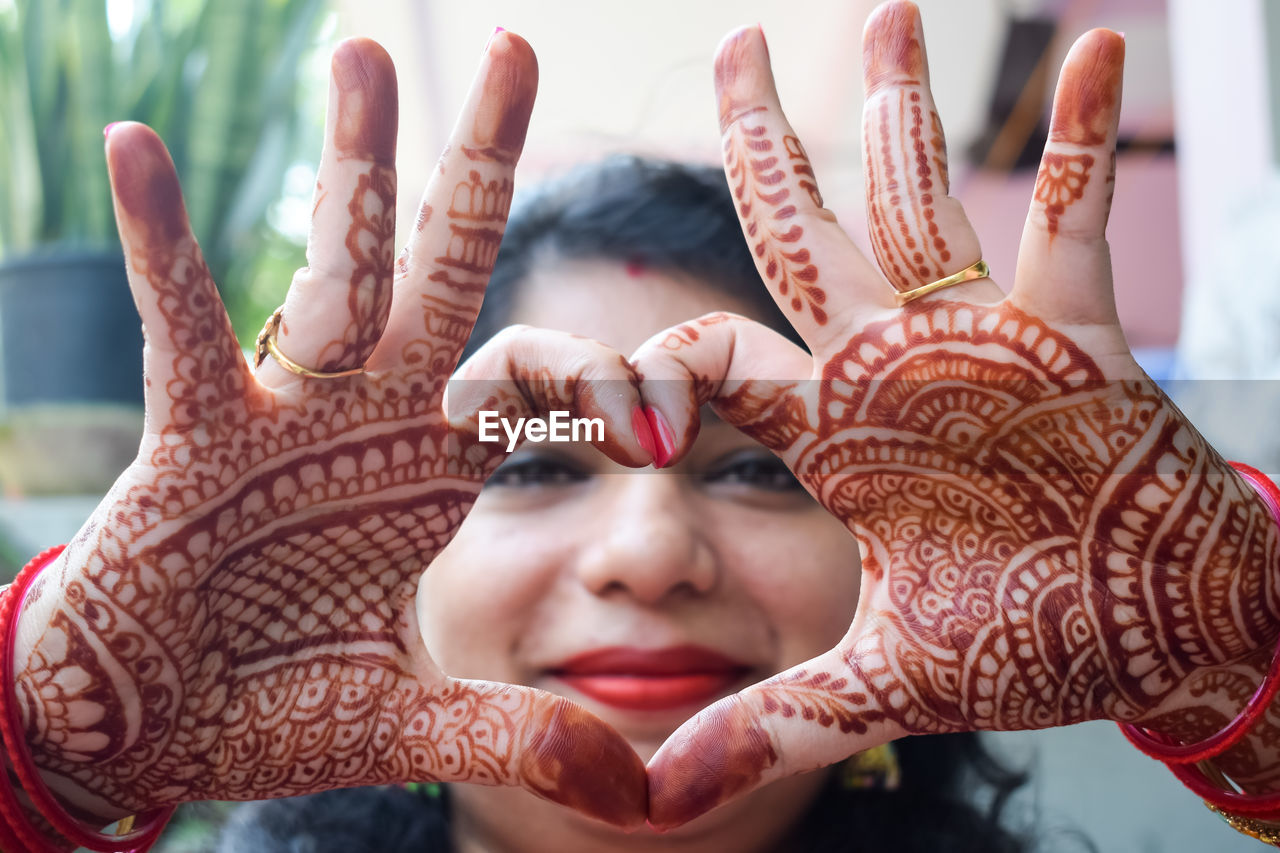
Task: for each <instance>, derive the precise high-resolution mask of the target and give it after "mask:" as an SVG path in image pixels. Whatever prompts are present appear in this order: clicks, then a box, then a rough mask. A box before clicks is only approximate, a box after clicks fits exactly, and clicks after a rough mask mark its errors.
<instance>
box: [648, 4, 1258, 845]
mask: <svg viewBox="0 0 1280 853" xmlns="http://www.w3.org/2000/svg"><path fill="white" fill-rule="evenodd" d="M864 48H865V53H864V69H865V75H866V79H865V86H866V90H867V100H866V109H865V118H864V126H863V132H864V140H865V163H866V171H867V197H868V204H867V211H868V220H869V221H868V224H869V227H870V229H871V238H872V243H873V246H874V248H875V253H876V258H877V260H878V261H879V266H880V269H881V271H882V272H883V274H884V277H885V278H887V279H888V281H889V283H890V284H891V285H892V288H891V287H889V286H886V284H885V281H884V279H883V278H881V276H880V275H878V274H877V272H876V271H875V270H874V268H873V267H872V265H871V264H870V263H868V262H867V260H866V259H865V258H864V257H863V256H862V255H861V254H860V253H859V252H858V250H857V249H856V248H855V247H854V245H853V243H852V242H850V240H849V239H848V237H847V236H846V235H845V234H844V232H843V231H842V230H841V229H840V227H839V226H838V225H836V223H835V218H834V216H833V215H832V214H831V213H830V212H829V211H827V210H826V209H825V208H824V207H823V205H822V199H821V196H820V195H819V193H818V189H817V186H816V183H815V179H814V175H813V171H812V169H811V168H810V164H809V161H808V159H807V157H806V155H805V152H804V148H803V146H802V145H801V144H800V141H799V139H798V138H797V136H796V135H795V133H794V132H793V131H792V130H791V128H790V126H789V125H788V124H787V122H786V119H785V117H784V116H783V114H782V112H781V110H780V106H779V103H778V98H777V93H776V91H775V90H774V86H773V80H772V75H771V72H770V68H769V59H768V52H767V48H766V46H765V42H764V38H763V35H762V33H761V32H760V31H759V30H758V29H756V28H749V29H744V30H740V31H738V32H736V33H734V34H733V35H731V36H730V37H729V38H727V39H726V40H725V42H724V43H722V45H721V47H720V51H719V54H718V56H717V60H716V83H717V92H718V96H719V105H720V118H721V128H722V132H723V140H724V159H725V169H726V173H727V175H728V179H729V183H730V187H731V188H732V190H733V192H734V195H735V198H736V201H737V204H738V210H739V213H740V215H741V218H742V224H743V230H744V232H745V234H746V236H747V240H748V243H749V245H750V247H751V249H752V251H753V253H754V255H755V257H756V261H757V266H758V268H759V270H760V274H761V277H762V278H763V279H764V281H765V283H766V285H767V286H768V287H769V289H770V291H771V292H772V293H773V295H774V297H775V298H776V299H777V301H778V303H779V305H780V306H781V307H782V308H783V310H784V311H785V312H786V313H787V316H788V317H789V319H790V320H791V322H792V323H793V325H794V326H795V328H796V329H797V330H798V331H799V332H800V334H801V336H802V337H803V338H804V340H805V341H806V342H807V344H808V345H809V349H810V350H811V352H812V356H810V355H808V354H806V353H804V352H802V351H801V350H800V349H798V348H796V347H794V346H793V345H791V344H789V343H788V342H786V341H785V340H783V339H782V338H781V337H780V336H778V335H776V334H774V333H772V332H770V331H768V330H766V329H764V328H763V327H761V326H759V325H757V324H754V323H750V322H749V321H746V320H744V319H742V318H738V317H733V316H730V315H712V316H708V317H703V318H701V319H700V320H696V321H693V322H691V323H689V324H686V325H684V326H681V327H678V328H675V329H672V330H670V331H668V332H665V333H662V334H660V335H658V336H656V337H655V338H653V339H652V340H651V341H650V342H649V343H647V344H646V345H645V346H644V347H642V348H641V350H640V351H639V352H638V353H637V354H636V357H635V363H636V366H637V369H638V370H639V372H640V373H641V374H642V375H643V376H644V382H643V384H642V387H641V393H642V395H643V396H644V397H645V399H646V401H647V402H648V403H650V404H651V405H654V406H655V407H656V408H657V409H659V410H660V411H661V412H663V413H664V414H665V415H666V416H667V417H668V419H669V420H670V421H671V423H672V425H673V430H674V434H675V436H676V439H675V441H676V453H675V454H674V455H675V457H678V456H679V455H680V454H681V453H682V452H683V451H684V449H685V448H687V447H688V446H689V444H690V442H691V441H692V437H693V435H694V434H695V433H696V429H697V409H698V406H699V405H700V404H701V403H704V402H711V403H713V405H714V406H715V408H716V410H717V412H719V413H720V415H721V416H722V417H724V418H725V419H726V420H728V421H729V422H730V423H733V424H735V425H738V426H739V427H741V428H743V429H744V430H746V431H748V432H750V433H751V434H753V435H754V436H756V437H757V438H758V439H759V440H761V441H762V442H763V443H765V444H766V445H768V446H769V447H770V448H772V449H773V450H774V451H775V452H777V453H778V454H779V455H780V457H781V458H782V459H783V460H785V461H786V462H787V463H788V465H789V466H790V467H791V469H792V470H793V471H794V472H795V473H796V475H797V476H798V477H799V478H800V480H801V481H802V482H803V483H804V484H805V486H806V487H807V488H808V489H809V491H810V492H811V493H812V494H813V495H814V496H815V497H816V498H817V499H818V500H819V501H821V502H822V504H823V505H824V506H825V507H826V508H827V509H828V510H829V511H831V512H832V513H833V514H834V515H835V516H837V517H838V518H840V519H841V520H842V521H844V522H845V523H846V524H847V525H848V527H849V528H850V530H851V531H852V532H853V533H854V535H855V536H856V537H857V539H858V542H859V545H860V548H861V553H862V591H861V597H860V601H859V605H858V610H857V613H856V616H855V617H854V619H853V623H852V625H851V627H850V629H849V632H848V634H847V635H846V636H845V638H844V639H843V640H842V641H841V643H840V644H839V645H838V646H837V647H836V648H835V649H833V650H831V651H830V652H828V653H827V654H825V655H822V656H820V657H818V658H815V659H813V660H811V661H808V662H806V663H804V664H801V665H800V666H797V667H795V668H793V669H791V670H789V671H787V672H784V673H781V674H780V675H778V676H775V677H774V678H772V679H769V680H767V681H765V682H762V683H760V684H758V685H755V686H753V687H751V688H748V689H747V690H745V691H743V692H742V693H740V694H737V695H735V696H732V697H729V698H728V699H725V700H723V701H721V702H719V703H717V704H715V705H713V706H711V707H710V708H707V709H706V710H704V711H703V712H702V713H701V714H699V715H698V716H697V717H695V718H694V719H693V720H691V721H689V722H688V723H686V725H685V726H684V727H683V728H681V729H680V730H679V731H678V732H676V734H675V735H673V736H672V738H671V739H670V740H669V741H668V742H667V744H666V745H665V746H664V747H663V748H662V750H661V751H660V752H659V753H658V754H657V755H656V756H655V757H654V758H653V760H652V761H651V762H650V765H649V773H650V820H651V822H653V823H654V824H655V825H658V826H674V825H678V824H680V823H683V822H685V821H687V820H689V819H691V818H692V817H695V816H696V815H698V814H700V813H702V812H704V811H706V810H708V809H710V808H712V807H714V806H715V805H717V804H719V803H721V802H724V801H725V800H727V799H729V798H731V797H733V796H736V795H737V794H740V793H743V792H745V791H747V790H750V789H752V788H755V787H757V786H758V785H760V784H763V783H765V782H768V781H771V780H773V779H776V778H779V777H781V776H786V775H790V774H793V773H797V772H801V771H804V770H809V769H812V768H815V767H819V766H822V765H825V764H830V763H832V762H834V761H837V760H840V759H842V758H844V757H846V756H848V755H850V754H852V753H854V752H856V751H858V750H860V749H865V748H867V747H869V746H872V745H874V744H877V743H882V742H884V741H887V740H891V739H893V738H896V737H899V736H902V735H904V734H917V733H933V732H947V731H960V730H970V729H989V730H999V729H1034V728H1045V727H1049V726H1059V725H1066V724H1070V723H1076V722H1081V721H1084V720H1091V719H1100V718H1106V719H1116V720H1143V721H1146V722H1147V723H1148V724H1150V725H1158V726H1159V727H1160V728H1162V729H1163V730H1165V731H1169V732H1171V733H1173V734H1179V735H1186V736H1187V738H1188V739H1194V737H1195V734H1196V733H1197V732H1198V733H1199V736H1201V737H1202V736H1204V735H1205V734H1208V733H1210V732H1212V731H1214V730H1215V729H1216V728H1220V727H1221V725H1222V723H1223V722H1225V721H1226V720H1228V719H1230V717H1231V716H1232V715H1234V713H1235V712H1236V710H1238V709H1239V707H1240V706H1242V705H1243V703H1244V698H1245V697H1247V696H1248V695H1249V693H1250V692H1251V691H1252V689H1253V686H1254V685H1256V683H1257V681H1258V680H1259V679H1260V677H1261V672H1262V671H1264V670H1265V661H1266V660H1267V659H1268V658H1269V654H1270V652H1269V649H1268V646H1269V645H1270V644H1271V643H1272V642H1273V641H1274V639H1275V636H1276V633H1277V628H1278V627H1280V615H1278V614H1280V598H1278V596H1280V593H1278V590H1277V581H1280V575H1278V574H1277V572H1276V568H1277V566H1278V565H1280V561H1278V556H1280V545H1278V542H1277V535H1276V530H1275V522H1274V521H1273V520H1272V519H1271V517H1270V516H1269V514H1268V512H1267V511H1266V509H1265V507H1264V506H1263V505H1262V503H1261V502H1260V501H1259V500H1258V499H1257V498H1256V496H1255V495H1254V494H1253V492H1252V491H1251V490H1250V488H1249V486H1248V485H1247V484H1245V483H1244V482H1243V481H1242V480H1241V479H1240V478H1239V477H1238V476H1236V475H1235V474H1234V472H1233V471H1232V470H1231V469H1230V467H1229V466H1227V465H1226V463H1224V462H1223V460H1222V459H1221V458H1220V457H1219V456H1218V455H1217V454H1216V453H1215V452H1214V451H1213V450H1212V449H1211V448H1210V447H1209V446H1208V444H1207V443H1206V442H1205V440H1204V439H1203V438H1202V437H1201V436H1200V434H1199V433H1198V432H1197V431H1196V430H1195V429H1194V428H1193V427H1192V426H1191V424H1190V423H1188V422H1187V421H1186V419H1185V418H1184V417H1183V416H1182V414H1181V413H1180V412H1179V411H1178V410H1177V409H1176V408H1175V407H1174V406H1173V405H1172V403H1170V402H1169V400H1168V399H1167V398H1166V397H1165V396H1164V395H1163V394H1162V393H1161V392H1160V390H1159V389H1158V388H1157V387H1156V385H1155V384H1154V383H1153V382H1151V380H1150V379H1148V378H1147V377H1146V376H1145V374H1144V373H1143V372H1142V370H1141V369H1140V368H1139V367H1138V365H1137V364H1136V362H1135V361H1134V360H1133V358H1132V356H1131V355H1130V353H1129V349H1128V346H1127V345H1126V343H1125V340H1124V336H1123V334H1122V332H1121V330H1120V326H1119V323H1118V320H1117V317H1116V311H1115V303H1114V297H1113V293H1112V280H1111V267H1110V257H1109V249H1108V245H1107V242H1106V240H1105V238H1104V230H1105V226H1106V220H1107V215H1108V212H1109V209H1110V203H1111V194H1112V188H1113V177H1114V164H1115V139H1116V123H1117V117H1118V113H1119V103H1120V84H1121V71H1122V66H1123V56H1124V42H1123V40H1122V38H1121V37H1120V36H1118V35H1116V34H1115V33H1112V32H1109V31H1106V30H1094V31H1092V32H1090V33H1088V34H1086V35H1084V36H1083V37H1082V38H1081V39H1080V40H1079V41H1077V43H1076V44H1075V46H1074V47H1073V48H1072V50H1071V52H1070V54H1069V56H1068V58H1067V60H1066V64H1065V66H1064V68H1063V71H1062V75H1061V78H1060V81H1059V84H1058V90H1057V95H1056V98H1055V101H1054V108H1053V119H1052V125H1051V130H1050V136H1049V142H1048V145H1047V147H1046V150H1045V154H1044V158H1043V160H1042V162H1041V166H1040V171H1039V175H1038V177H1037V180H1036V188H1035V197H1034V199H1033V201H1032V205H1031V210H1030V213H1029V216H1028V218H1027V223H1026V227H1025V230H1024V232H1023V239H1022V245H1021V252H1020V255H1019V259H1018V269H1017V271H1016V274H1015V276H1014V284H1013V288H1012V291H1011V292H1010V293H1009V295H1007V296H1006V295H1005V294H1004V293H1003V292H1002V291H1001V290H1000V289H999V288H998V287H997V286H996V285H995V284H994V283H993V282H992V281H991V280H990V279H987V278H975V279H974V280H972V281H968V282H965V283H961V284H957V285H955V286H951V287H947V288H946V289H942V290H939V291H938V292H936V293H933V294H930V295H925V296H922V297H921V298H919V299H917V300H914V301H911V302H910V303H909V304H906V305H905V306H903V307H896V306H895V303H894V299H893V296H894V290H896V291H898V292H899V293H902V292H908V291H911V290H913V289H915V288H919V287H921V286H923V285H925V284H928V283H930V282H933V281H936V280H939V279H943V278H945V277H947V276H950V275H952V274H955V273H959V272H961V271H963V270H965V269H966V268H969V267H971V265H973V264H975V262H977V261H979V260H980V259H981V257H982V254H981V250H980V247H979V243H978V238H977V235H976V234H975V233H974V231H973V228H972V227H971V225H970V224H969V222H968V220H967V218H966V217H965V214H964V212H963V210H962V209H961V207H960V205H959V203H958V202H957V201H956V200H955V199H952V198H950V197H949V196H948V195H947V191H948V184H947V166H946V152H945V145H944V141H943V136H942V128H941V125H940V123H939V120H938V115H937V113H936V112H935V110H934V106H933V99H932V96H931V94H930V91H929V87H928V70H927V66H926V63H925V54H924V43H923V35H922V30H921V26H920V18H919V13H918V11H917V10H916V8H915V6H914V5H912V4H911V3H908V2H891V3H888V4H886V5H884V6H881V7H880V8H879V9H878V10H877V12H876V13H875V14H874V15H873V16H872V19H871V20H870V22H869V23H868V25H867V29H866V33H865V45H864ZM690 379H692V380H693V381H692V382H690V381H689V380H690ZM667 380H679V381H667ZM778 569H779V571H780V572H785V571H786V567H785V566H779V567H778ZM849 569H850V571H856V570H857V567H855V566H850V567H849ZM1259 656H1261V658H1262V661H1263V662H1264V663H1263V665H1262V667H1261V669H1260V668H1259V667H1258V665H1257V663H1256V659H1257V658H1258V657H1259ZM1267 725H1271V723H1267ZM1248 765H1249V761H1248V760H1245V761H1244V764H1243V765H1242V766H1241V767H1239V768H1237V770H1238V771H1239V772H1240V773H1242V774H1243V775H1245V776H1252V777H1253V778H1255V779H1262V778H1264V777H1266V776H1267V774H1271V775H1272V776H1274V774H1275V767H1274V765H1275V761H1274V760H1265V759H1263V758H1261V757H1257V758H1256V760H1255V761H1254V763H1253V766H1251V767H1250V766H1248Z"/></svg>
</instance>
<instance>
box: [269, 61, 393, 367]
mask: <svg viewBox="0 0 1280 853" xmlns="http://www.w3.org/2000/svg"><path fill="white" fill-rule="evenodd" d="M396 127H397V94H396V74H395V68H394V66H393V65H392V63H391V57H390V56H388V55H387V53H386V51H385V50H383V49H382V48H381V47H380V46H379V45H378V44H377V43H375V42H373V41H370V40H369V39H358V38H357V39H349V40H347V41H345V42H343V43H342V44H340V45H339V46H338V48H337V49H336V50H335V51H334V54H333V63H332V67H331V78H330V83H329V108H328V112H327V115H326V118H325V146H324V152H323V154H322V155H321V158H320V171H319V174H318V175H317V179H316V193H315V206H314V210H313V212H312V216H311V234H310V236H309V237H308V239H307V266H306V267H304V268H302V269H301V270H299V271H298V272H297V274H296V275H295V276H294V277H293V283H292V284H291V285H290V287H289V293H288V295H287V296H286V297H285V302H284V306H283V308H282V316H281V319H280V320H279V322H278V326H277V328H276V335H275V343H276V347H277V348H278V350H279V352H280V353H282V354H283V355H284V356H285V358H287V359H288V360H289V361H292V362H293V363H294V364H296V365H300V366H301V367H304V368H307V369H309V370H313V371H317V372H322V373H334V372H340V371H344V370H353V369H358V368H360V367H362V366H363V365H364V363H365V361H366V360H367V359H368V358H369V355H370V353H372V352H373V348H374V345H375V344H377V342H378V339H379V337H381V335H382V329H383V326H384V325H385V324H386V319H387V313H388V310H389V308H390V305H391V272H392V260H393V257H392V256H393V251H394V245H395V197H396V172H395V155H396ZM258 378H259V381H261V382H263V383H264V384H266V385H269V386H271V387H275V388H279V387H282V386H284V385H287V384H289V383H292V382H296V381H298V376H296V375H295V373H294V372H290V371H288V370H286V369H285V367H283V366H282V365H281V364H280V363H279V362H278V361H277V359H276V358H266V359H264V360H263V361H262V363H261V364H260V365H259V369H258Z"/></svg>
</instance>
